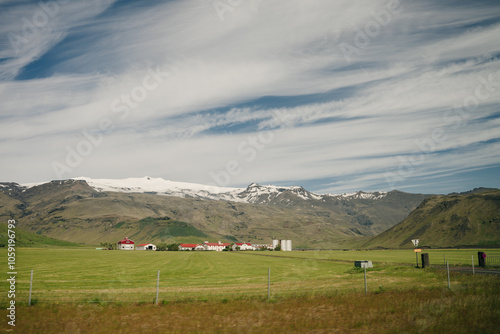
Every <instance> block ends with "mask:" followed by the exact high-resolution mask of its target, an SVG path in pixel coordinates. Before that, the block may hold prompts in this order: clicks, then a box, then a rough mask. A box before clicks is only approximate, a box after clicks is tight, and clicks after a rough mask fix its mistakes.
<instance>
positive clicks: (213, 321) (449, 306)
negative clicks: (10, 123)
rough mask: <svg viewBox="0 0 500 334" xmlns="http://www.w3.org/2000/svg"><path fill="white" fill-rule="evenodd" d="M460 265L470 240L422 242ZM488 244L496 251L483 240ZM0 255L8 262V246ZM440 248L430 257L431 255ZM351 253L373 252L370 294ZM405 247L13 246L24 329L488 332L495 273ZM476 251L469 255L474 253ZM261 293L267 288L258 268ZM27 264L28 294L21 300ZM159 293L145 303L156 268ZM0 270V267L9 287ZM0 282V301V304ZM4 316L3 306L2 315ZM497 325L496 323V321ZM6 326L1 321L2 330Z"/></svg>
mask: <svg viewBox="0 0 500 334" xmlns="http://www.w3.org/2000/svg"><path fill="white" fill-rule="evenodd" d="M429 253H431V255H430V256H431V263H434V261H433V260H432V259H434V258H436V260H435V262H436V264H441V262H442V261H443V259H442V258H443V254H445V256H446V259H447V260H449V261H450V262H453V263H455V264H463V265H467V264H468V263H470V258H471V256H475V258H477V250H432V251H429ZM487 253H488V254H491V255H493V254H499V253H500V252H499V251H498V250H488V251H487ZM2 254H4V255H1V254H0V255H1V257H0V267H1V268H7V263H6V262H7V256H6V253H3V252H2ZM438 259H439V260H438ZM354 260H371V261H373V262H374V265H375V268H373V269H370V270H368V273H367V286H368V294H367V295H365V293H364V274H363V271H361V270H357V269H355V268H354V266H353V261H354ZM414 261H415V254H414V253H413V252H412V251H408V250H405V251H388V250H384V251H305V252H220V253H218V252H139V251H131V252H127V251H98V250H95V249H88V248H87V249H81V248H44V249H35V248H24V249H22V248H21V249H18V250H17V253H16V265H17V272H18V275H17V286H16V303H17V304H16V305H17V316H18V318H17V319H18V325H19V326H18V328H16V331H19V332H23V333H59V332H66V333H105V332H109V331H115V332H121V331H120V329H121V328H124V327H123V326H126V327H130V329H133V330H137V331H141V332H143V333H160V332H163V333H177V332H180V331H192V332H196V333H236V332H240V333H241V332H244V333H252V332H255V333H257V332H258V333H270V332H275V331H279V330H281V331H283V330H285V331H286V332H288V333H307V332H313V333H331V332H359V333H366V332H376V333H402V332H407V333H423V332H425V333H443V332H451V331H453V332H455V333H465V332H467V333H495V330H496V328H498V325H500V298H499V297H500V279H499V278H498V276H488V275H474V276H472V275H470V274H460V273H452V274H451V286H452V288H451V289H448V288H447V277H446V273H445V272H444V271H442V270H437V269H432V268H431V269H425V270H423V269H417V268H415V266H414ZM476 261H477V260H476ZM269 268H270V269H271V296H270V297H271V298H270V299H269V300H268V298H267V284H268V269H269ZM30 270H33V272H34V281H33V295H32V300H33V302H34V305H32V306H31V307H28V306H27V303H26V302H27V300H28V289H29V275H30ZM158 270H159V271H160V289H159V305H158V306H155V305H154V302H155V297H156V284H157V271H158ZM6 272H7V270H3V271H2V273H0V279H1V284H2V285H1V289H2V291H7V290H8V289H7V284H6V283H4V282H6V280H5V279H6ZM7 301H8V300H7V294H6V293H5V294H2V295H1V297H0V304H1V306H2V309H4V311H3V313H2V315H3V314H4V313H5V312H6V311H5V306H6V305H7ZM3 318H5V316H3ZM495 326H496V327H495ZM9 329H12V328H11V327H9V326H7V324H6V321H3V322H2V323H1V324H0V331H7V330H9Z"/></svg>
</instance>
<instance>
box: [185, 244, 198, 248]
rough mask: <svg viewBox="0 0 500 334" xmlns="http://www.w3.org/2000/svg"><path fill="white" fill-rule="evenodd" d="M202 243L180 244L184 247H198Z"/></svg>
mask: <svg viewBox="0 0 500 334" xmlns="http://www.w3.org/2000/svg"><path fill="white" fill-rule="evenodd" d="M199 245H200V244H180V246H181V247H184V248H196V246H199Z"/></svg>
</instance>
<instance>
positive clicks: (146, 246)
mask: <svg viewBox="0 0 500 334" xmlns="http://www.w3.org/2000/svg"><path fill="white" fill-rule="evenodd" d="M135 250H152V251H155V250H156V246H155V245H153V244H140V245H137V246H135Z"/></svg>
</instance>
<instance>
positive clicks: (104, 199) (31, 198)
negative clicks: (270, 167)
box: [0, 179, 428, 248]
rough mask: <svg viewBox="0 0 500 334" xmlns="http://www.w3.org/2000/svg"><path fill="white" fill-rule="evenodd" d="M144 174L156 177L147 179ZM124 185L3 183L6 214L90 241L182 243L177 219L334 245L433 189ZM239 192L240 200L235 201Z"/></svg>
mask: <svg viewBox="0 0 500 334" xmlns="http://www.w3.org/2000/svg"><path fill="white" fill-rule="evenodd" d="M145 181H152V180H151V179H150V180H142V181H141V182H145ZM153 181H154V180H153ZM91 183H92V182H91ZM195 187H198V188H197V189H198V190H200V189H199V185H195ZM122 188H123V189H122V191H121V192H120V191H107V189H104V188H102V189H101V188H99V186H96V185H94V188H93V187H91V186H90V185H89V184H88V183H87V181H85V180H78V179H69V180H55V181H51V182H48V183H42V184H29V185H19V184H16V183H0V197H1V198H2V199H3V204H2V205H1V206H0V217H5V218H9V219H10V218H11V217H14V218H17V219H19V220H20V221H22V225H20V226H24V227H25V228H26V229H27V230H29V231H31V232H35V233H39V234H43V235H47V236H50V237H54V238H59V239H62V240H67V241H72V242H78V243H86V244H98V243H99V242H102V241H108V242H109V241H112V240H114V239H117V238H118V239H117V240H120V239H122V238H123V236H124V235H127V236H129V237H131V236H133V235H136V237H137V238H142V240H143V241H145V242H146V241H147V242H152V241H155V242H162V241H169V242H175V241H177V240H180V239H176V238H175V237H174V236H171V237H169V236H168V230H166V227H165V224H166V223H164V222H169V221H177V222H182V224H184V223H185V224H188V225H183V226H187V227H186V230H194V229H197V230H199V231H201V232H203V233H205V234H206V235H207V236H208V237H210V238H214V239H215V240H221V239H225V240H241V241H253V242H258V243H263V242H267V241H268V239H269V238H270V236H271V235H273V236H282V237H283V238H287V239H294V240H295V241H294V244H295V245H296V246H299V245H301V246H302V247H304V248H308V247H317V248H335V247H342V243H343V242H344V241H345V240H347V239H349V238H353V237H354V238H355V237H361V236H373V235H375V234H377V233H380V232H382V231H384V230H386V229H387V228H389V227H391V226H393V225H394V224H396V223H398V222H399V221H401V220H402V219H403V218H404V217H406V215H408V213H410V212H411V210H413V209H414V208H416V207H417V206H418V204H420V202H421V201H422V200H423V199H424V198H425V197H427V196H428V195H423V194H409V193H403V192H399V191H391V192H387V193H381V192H376V193H365V192H358V193H355V194H344V195H336V196H332V195H318V194H314V193H311V192H308V191H307V190H305V189H304V188H302V187H277V186H260V185H258V184H256V183H253V184H251V185H249V186H248V187H247V188H246V189H244V190H241V188H236V189H238V190H237V191H234V193H232V194H231V196H228V192H227V191H225V190H224V189H222V190H221V189H220V188H219V189H215V190H214V191H212V192H210V193H208V192H207V190H206V189H201V190H200V192H198V193H193V192H187V190H186V189H185V188H183V187H178V188H177V189H174V190H175V192H176V195H177V196H168V194H167V196H163V195H161V196H160V195H159V194H158V192H157V191H155V192H153V191H151V190H165V188H157V189H154V188H153V189H152V188H147V189H144V188H141V189H140V190H141V191H143V192H136V191H138V189H137V188H134V187H132V186H130V184H126V185H125V187H122ZM96 189H97V190H96ZM183 189H184V191H181V190H183ZM114 190H116V188H114ZM191 190H192V189H191ZM226 190H227V189H226ZM230 191H232V190H230ZM164 193H165V191H164ZM167 193H168V192H167ZM200 194H201V195H200ZM216 194H222V196H221V197H218V198H219V200H213V199H214V198H216V197H214V196H215V195H216ZM236 196H239V197H238V199H237V201H230V200H229V199H232V198H235V197H236ZM209 199H212V200H209ZM145 218H151V219H149V220H146V221H147V222H151V225H148V226H147V228H144V227H146V226H144V225H143V224H142V223H139V221H141V220H142V221H143V222H144V219H145ZM167 218H168V219H167ZM141 224H142V225H141ZM148 224H149V223H148ZM189 226H190V227H189ZM188 227H189V228H188ZM191 227H192V228H191ZM185 237H187V236H185ZM110 239H111V240H110ZM182 240H186V238H184V239H182ZM193 240H194V239H193Z"/></svg>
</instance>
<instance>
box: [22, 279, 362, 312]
mask: <svg viewBox="0 0 500 334" xmlns="http://www.w3.org/2000/svg"><path fill="white" fill-rule="evenodd" d="M152 276H153V275H152ZM155 276H156V275H155ZM348 281H350V280H348ZM345 284H347V285H349V284H351V283H349V282H343V285H345ZM30 287H31V289H30ZM338 287H339V285H338V284H335V283H333V282H332V281H331V280H330V281H326V280H318V281H317V282H315V283H314V284H313V285H310V286H308V287H305V286H304V282H303V281H301V280H286V281H279V282H273V281H272V279H271V276H270V275H269V276H268V275H263V276H261V277H247V278H245V279H239V280H232V279H225V278H220V279H214V280H212V281H209V283H207V279H206V278H204V277H200V278H190V279H189V280H186V281H185V282H182V283H179V279H177V278H161V275H160V276H159V278H158V277H155V278H154V279H153V278H152V279H143V280H129V279H125V278H124V279H110V280H106V279H103V280H101V279H72V280H59V279H37V277H36V272H35V273H34V278H33V281H30V280H29V279H28V280H26V279H25V280H18V281H17V282H16V288H17V293H16V299H17V300H18V301H20V302H26V303H29V304H31V305H32V304H36V303H95V304H101V303H123V302H124V303H128V302H132V303H156V304H158V303H167V302H174V301H208V300H224V299H227V300H233V299H245V298H258V299H266V298H267V299H269V298H275V297H285V296H293V295H303V294H308V295H314V294H325V293H328V292H333V291H336V290H337V288H338ZM360 288H361V282H359V284H357V285H356V286H354V285H352V284H351V289H352V290H355V289H357V290H360ZM343 289H345V286H344V287H343Z"/></svg>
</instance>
